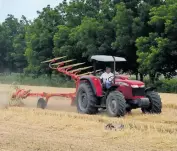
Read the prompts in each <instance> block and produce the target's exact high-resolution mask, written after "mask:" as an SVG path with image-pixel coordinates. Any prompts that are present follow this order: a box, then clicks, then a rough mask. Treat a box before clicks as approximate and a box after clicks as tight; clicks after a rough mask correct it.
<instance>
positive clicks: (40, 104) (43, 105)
mask: <svg viewBox="0 0 177 151" xmlns="http://www.w3.org/2000/svg"><path fill="white" fill-rule="evenodd" d="M46 107H47V101H46V100H44V99H43V98H40V99H39V100H38V102H37V108H41V109H45V108H46Z"/></svg>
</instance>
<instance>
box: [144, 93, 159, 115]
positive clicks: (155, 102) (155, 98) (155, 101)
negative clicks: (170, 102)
mask: <svg viewBox="0 0 177 151" xmlns="http://www.w3.org/2000/svg"><path fill="white" fill-rule="evenodd" d="M146 97H147V98H149V100H150V106H149V107H148V108H142V109H141V110H142V112H143V113H145V114H146V113H151V114H160V113H161V112H162V111H161V110H162V102H161V98H160V96H159V95H158V93H157V92H154V91H148V92H147V93H146Z"/></svg>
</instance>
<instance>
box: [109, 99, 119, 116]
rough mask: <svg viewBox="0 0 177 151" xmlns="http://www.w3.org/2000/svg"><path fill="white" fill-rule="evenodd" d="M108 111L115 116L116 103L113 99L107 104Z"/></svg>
mask: <svg viewBox="0 0 177 151" xmlns="http://www.w3.org/2000/svg"><path fill="white" fill-rule="evenodd" d="M108 109H109V111H110V112H111V114H116V111H117V101H116V100H115V99H111V100H110V101H109V102H108Z"/></svg>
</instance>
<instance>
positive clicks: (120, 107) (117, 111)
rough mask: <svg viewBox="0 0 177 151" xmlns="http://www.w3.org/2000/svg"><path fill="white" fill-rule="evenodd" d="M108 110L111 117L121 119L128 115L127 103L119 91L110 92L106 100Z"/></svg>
mask: <svg viewBox="0 0 177 151" xmlns="http://www.w3.org/2000/svg"><path fill="white" fill-rule="evenodd" d="M106 108H107V112H108V115H109V116H111V117H121V116H124V115H125V114H126V101H125V99H124V96H123V95H122V93H120V92H119V91H113V92H110V94H109V95H108V97H107V99H106Z"/></svg>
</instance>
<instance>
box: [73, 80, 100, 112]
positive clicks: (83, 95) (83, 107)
mask: <svg viewBox="0 0 177 151" xmlns="http://www.w3.org/2000/svg"><path fill="white" fill-rule="evenodd" d="M96 103H97V98H96V96H95V94H94V92H93V90H92V88H91V86H90V84H89V83H81V84H80V85H79V88H78V90H77V95H76V105H77V110H78V112H79V113H83V114H96V113H98V108H97V107H96Z"/></svg>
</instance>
